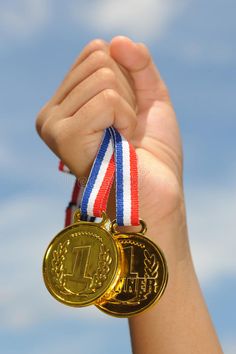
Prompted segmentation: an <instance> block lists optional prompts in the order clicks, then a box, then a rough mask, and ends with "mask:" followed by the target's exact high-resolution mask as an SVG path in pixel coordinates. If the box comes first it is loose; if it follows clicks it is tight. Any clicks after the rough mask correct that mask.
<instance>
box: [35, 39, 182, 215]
mask: <svg viewBox="0 0 236 354" xmlns="http://www.w3.org/2000/svg"><path fill="white" fill-rule="evenodd" d="M110 125H114V126H115V127H116V128H117V129H118V130H119V131H120V132H121V133H122V134H123V135H124V136H125V137H126V138H127V139H128V140H130V141H131V142H132V144H133V145H134V147H135V148H136V151H137V155H138V162H139V174H140V214H141V217H143V218H144V219H147V217H148V218H149V216H150V217H152V218H153V216H154V217H155V220H156V221H157V222H158V220H163V219H165V217H166V216H168V215H170V214H171V213H172V212H173V211H174V210H175V209H176V208H177V207H178V206H179V203H180V201H182V188H181V187H182V154H181V142H180V137H179V131H178V126H177V123H176V117H175V113H174V110H173V108H172V105H171V102H170V98H169V95H168V91H167V88H166V86H165V84H164V82H163V81H162V79H161V77H160V75H159V73H158V71H157V69H156V67H155V65H154V63H153V61H152V58H151V55H150V53H149V51H148V50H147V48H146V47H145V46H144V45H143V44H136V43H134V42H132V41H131V40H129V39H128V38H125V37H116V38H114V39H113V40H112V41H111V43H110V45H108V44H107V43H105V42H104V41H101V40H95V41H93V42H91V43H90V44H89V45H88V46H87V47H85V49H84V50H83V52H82V53H81V55H80V56H79V58H78V59H77V60H76V62H75V64H74V65H73V66H72V68H71V70H70V71H69V73H68V75H67V76H66V77H65V79H64V81H63V82H62V84H61V85H60V87H59V89H58V90H57V92H56V93H55V95H54V96H53V97H52V99H51V100H50V101H49V102H48V103H47V104H46V105H45V107H44V108H43V109H42V110H41V112H40V113H39V115H38V118H37V130H38V132H39V134H40V135H41V137H42V138H43V140H44V141H45V142H46V143H47V144H48V146H49V147H50V148H51V149H52V150H53V151H54V152H55V153H56V154H57V155H58V157H59V158H61V159H62V161H63V162H64V163H65V164H66V165H67V166H68V167H69V168H70V169H71V170H72V172H73V173H74V174H75V175H76V176H77V177H79V176H85V175H88V173H89V170H90V167H91V165H92V162H93V160H94V157H95V155H96V152H97V149H98V146H99V143H100V141H101V137H102V134H103V131H104V129H105V128H107V127H109V126H110ZM146 210H148V213H149V215H148V216H147V217H145V215H144V214H145V211H146ZM151 211H152V213H153V215H150V212H151Z"/></svg>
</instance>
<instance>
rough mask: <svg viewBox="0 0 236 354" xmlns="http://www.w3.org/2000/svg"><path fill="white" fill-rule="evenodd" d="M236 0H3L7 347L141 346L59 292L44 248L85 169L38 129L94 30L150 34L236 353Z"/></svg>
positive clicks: (216, 314) (1, 333) (2, 260)
mask: <svg viewBox="0 0 236 354" xmlns="http://www.w3.org/2000/svg"><path fill="white" fill-rule="evenodd" d="M235 13H236V2H235V0H208V1H207V2H206V0H178V1H176V0H140V1H139V0H119V1H114V0H100V1H99V0H91V1H78V0H77V1H75V0H71V1H68V2H66V1H61V0H57V1H56V0H51V1H46V0H21V1H17V0H9V1H3V0H0V119H1V129H0V166H1V174H0V241H1V253H0V254H1V256H0V279H1V284H0V352H2V353H4V354H16V353H17V354H42V353H44V354H64V353H69V352H73V353H77V354H95V353H96V354H101V353H103V354H104V353H110V352H112V353H114V354H116V353H121V352H122V353H127V354H130V353H131V349H130V342H129V333H128V325H127V321H126V320H121V319H115V318H112V317H110V316H107V315H104V314H103V313H101V312H99V311H98V310H96V309H95V308H92V307H89V308H85V309H74V308H69V307H66V306H63V305H61V304H60V303H58V302H56V301H55V300H54V299H53V298H52V297H51V296H50V295H49V293H48V292H47V290H46V288H45V287H44V284H43V281H42V276H41V263H42V257H43V254H44V251H45V249H46V247H47V245H48V243H49V242H50V240H51V238H52V236H53V235H55V234H56V233H57V232H58V231H59V230H60V228H61V226H62V225H63V219H64V209H65V205H66V203H67V201H68V198H69V195H70V193H71V188H72V184H73V178H72V177H71V176H65V175H64V174H60V173H58V172H57V164H58V161H57V158H56V157H55V156H54V155H53V154H52V153H51V152H50V151H49V149H48V148H47V147H46V145H44V144H43V143H42V142H41V141H40V139H39V137H38V136H37V135H36V132H35V128H34V124H35V123H34V122H35V117H36V115H37V112H38V111H39V110H40V108H41V107H42V106H43V105H44V104H45V102H46V101H47V100H48V99H49V98H50V97H51V95H52V94H53V93H54V91H55V89H56V88H57V86H58V85H59V83H60V82H61V80H62V79H63V77H64V75H65V73H66V72H67V70H68V68H69V67H70V65H71V64H72V62H73V61H74V59H75V58H76V56H77V55H78V54H79V52H80V51H81V50H82V48H83V47H84V45H86V44H87V42H89V41H90V40H92V39H93V38H97V37H101V38H104V39H106V40H110V39H111V38H112V36H114V35H117V34H123V35H128V36H131V38H132V39H134V40H137V41H143V42H145V43H146V45H147V46H148V47H149V48H150V51H151V53H152V55H153V57H154V60H155V62H156V64H157V65H158V67H159V69H160V71H161V73H162V76H163V78H164V79H165V80H166V82H167V85H168V87H169V89H170V93H171V96H172V100H173V103H174V106H175V109H176V112H177V116H178V120H179V124H180V128H181V132H182V137H183V142H184V155H185V166H184V182H185V194H186V203H187V215H188V225H189V235H190V243H191V248H192V253H193V258H194V262H195V265H196V270H197V273H198V277H199V280H200V283H201V286H202V289H203V292H204V295H205V298H206V301H207V304H208V307H209V310H210V313H211V315H212V318H213V321H214V324H215V326H216V329H217V332H218V335H219V337H220V340H221V343H222V345H223V348H224V351H225V353H226V354H235V353H236V320H235V313H236V312H235V310H236V309H235V296H236V261H235V251H236V237H235V229H236V218H235V214H236V159H235V152H236V139H235V132H236V108H235V101H236V100H235V92H236V84H235V83H236V41H235V38H236V21H235Z"/></svg>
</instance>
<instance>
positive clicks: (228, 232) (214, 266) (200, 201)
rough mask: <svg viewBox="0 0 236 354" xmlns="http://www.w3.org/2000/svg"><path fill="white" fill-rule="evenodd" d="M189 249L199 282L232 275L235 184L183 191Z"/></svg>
mask: <svg viewBox="0 0 236 354" xmlns="http://www.w3.org/2000/svg"><path fill="white" fill-rule="evenodd" d="M186 194H187V211H188V225H189V235H190V242H191V248H192V253H193V258H194V263H195V265H196V270H197V273H198V275H199V278H200V280H201V282H204V283H206V284H208V285H209V282H210V281H215V280H216V279H218V280H220V279H221V278H223V277H224V276H225V275H231V276H236V261H235V250H236V238H235V228H236V221H235V210H236V185H235V183H231V184H225V185H223V186H222V185H221V186H217V185H214V184H213V183H212V185H208V184H207V185H205V186H201V187H195V188H193V186H192V187H191V188H188V189H187V193H186Z"/></svg>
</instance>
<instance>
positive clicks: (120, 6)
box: [72, 0, 188, 40]
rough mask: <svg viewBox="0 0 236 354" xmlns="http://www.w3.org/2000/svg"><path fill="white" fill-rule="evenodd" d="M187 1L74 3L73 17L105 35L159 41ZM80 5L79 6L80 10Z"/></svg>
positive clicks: (143, 0)
mask: <svg viewBox="0 0 236 354" xmlns="http://www.w3.org/2000/svg"><path fill="white" fill-rule="evenodd" d="M187 2H188V1H187V0H179V1H178V2H176V0H165V1H163V0H141V1H138V2H137V0H119V1H117V0H95V1H93V2H87V3H85V2H84V4H83V5H82V4H81V3H80V2H78V1H75V2H74V4H73V6H72V15H73V17H74V18H75V20H76V21H77V22H78V23H81V22H83V23H84V24H86V25H88V24H89V27H92V28H94V29H96V30H97V31H98V32H99V33H100V32H102V33H105V34H113V33H114V32H115V33H118V34H126V35H130V36H132V37H133V38H138V39H139V40H148V39H152V38H160V37H161V36H163V35H164V34H165V32H166V30H167V29H168V28H169V27H170V25H171V24H172V22H173V20H174V19H175V17H176V16H178V15H180V14H181V13H182V11H183V9H184V8H185V5H186V4H187ZM81 5H82V6H81Z"/></svg>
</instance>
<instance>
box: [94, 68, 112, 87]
mask: <svg viewBox="0 0 236 354" xmlns="http://www.w3.org/2000/svg"><path fill="white" fill-rule="evenodd" d="M97 76H98V79H99V81H102V82H103V83H105V84H106V85H107V86H111V87H117V81H116V75H115V73H114V71H113V70H112V69H111V68H107V67H106V68H101V69H99V70H98V71H97Z"/></svg>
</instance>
